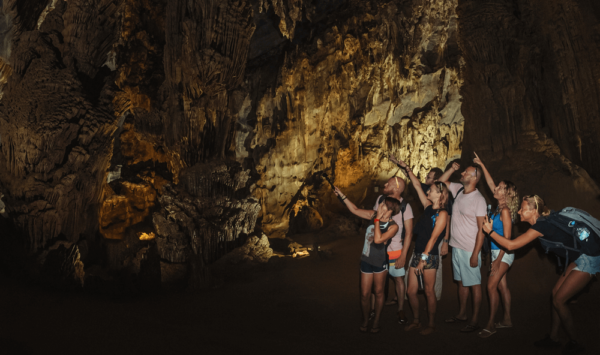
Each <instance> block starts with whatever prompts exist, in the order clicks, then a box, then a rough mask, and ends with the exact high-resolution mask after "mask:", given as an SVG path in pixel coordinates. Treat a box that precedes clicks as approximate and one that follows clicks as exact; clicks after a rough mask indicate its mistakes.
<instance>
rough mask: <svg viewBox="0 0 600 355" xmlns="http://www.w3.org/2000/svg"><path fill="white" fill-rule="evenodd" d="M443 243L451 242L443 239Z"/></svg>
mask: <svg viewBox="0 0 600 355" xmlns="http://www.w3.org/2000/svg"><path fill="white" fill-rule="evenodd" d="M442 243H450V241H449V240H448V239H443V238H442Z"/></svg>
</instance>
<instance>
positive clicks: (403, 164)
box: [390, 155, 431, 207]
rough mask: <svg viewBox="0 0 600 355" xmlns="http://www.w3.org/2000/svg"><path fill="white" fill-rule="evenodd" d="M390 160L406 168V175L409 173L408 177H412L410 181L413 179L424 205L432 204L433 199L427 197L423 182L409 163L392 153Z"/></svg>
mask: <svg viewBox="0 0 600 355" xmlns="http://www.w3.org/2000/svg"><path fill="white" fill-rule="evenodd" d="M390 160H391V161H392V162H394V163H396V165H398V166H399V167H401V168H402V169H404V170H405V171H406V175H408V177H409V178H410V181H412V183H413V185H414V187H415V190H417V194H419V199H420V200H421V203H422V204H423V207H427V206H429V205H431V201H429V199H428V198H427V195H425V192H423V189H422V188H421V182H420V181H419V179H418V178H417V177H416V176H415V174H413V172H412V170H410V168H409V167H408V165H406V163H405V162H403V161H402V160H398V159H396V158H395V157H394V156H393V155H390Z"/></svg>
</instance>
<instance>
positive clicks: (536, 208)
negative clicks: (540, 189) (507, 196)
mask: <svg viewBox="0 0 600 355" xmlns="http://www.w3.org/2000/svg"><path fill="white" fill-rule="evenodd" d="M524 198H525V199H528V200H529V199H530V198H533V200H534V201H535V210H536V211H537V210H538V209H539V208H538V201H537V200H538V198H539V197H538V195H527V196H525V197H524Z"/></svg>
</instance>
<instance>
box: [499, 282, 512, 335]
mask: <svg viewBox="0 0 600 355" xmlns="http://www.w3.org/2000/svg"><path fill="white" fill-rule="evenodd" d="M506 276H507V275H506V273H505V274H504V276H503V277H502V279H501V280H500V283H499V284H498V291H500V296H502V304H503V305H504V319H503V320H502V325H506V326H512V318H511V316H510V307H511V304H512V296H511V294H510V290H509V289H508V283H507V282H506Z"/></svg>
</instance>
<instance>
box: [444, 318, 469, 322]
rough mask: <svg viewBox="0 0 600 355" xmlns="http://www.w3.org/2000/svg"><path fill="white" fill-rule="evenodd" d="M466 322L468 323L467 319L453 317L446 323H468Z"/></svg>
mask: <svg viewBox="0 0 600 355" xmlns="http://www.w3.org/2000/svg"><path fill="white" fill-rule="evenodd" d="M466 321H467V320H466V319H460V318H456V317H452V318H448V319H446V320H445V321H444V322H446V323H461V322H466Z"/></svg>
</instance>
